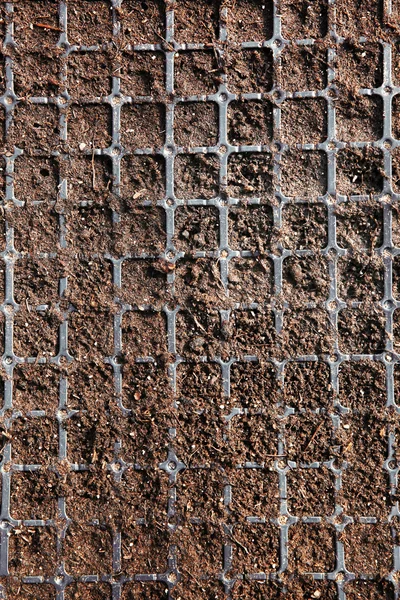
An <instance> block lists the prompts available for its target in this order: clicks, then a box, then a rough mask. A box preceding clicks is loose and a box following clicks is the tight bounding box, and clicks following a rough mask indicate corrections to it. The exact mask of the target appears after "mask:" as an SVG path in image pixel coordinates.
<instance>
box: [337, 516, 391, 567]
mask: <svg viewBox="0 0 400 600" xmlns="http://www.w3.org/2000/svg"><path fill="white" fill-rule="evenodd" d="M342 537H343V542H344V551H345V561H346V566H347V568H348V569H349V571H351V572H353V573H355V574H356V575H360V574H372V573H375V574H379V575H381V576H383V575H384V574H385V575H386V574H387V573H388V572H389V571H390V570H391V569H392V568H393V567H392V562H393V557H392V547H391V533H390V528H389V526H388V525H386V526H385V525H372V524H364V523H357V524H356V523H351V524H349V525H348V526H347V527H346V529H345V530H344V532H343V536H342ZM350 540H352V541H351V542H350ZM353 540H357V542H358V543H357V544H353Z"/></svg>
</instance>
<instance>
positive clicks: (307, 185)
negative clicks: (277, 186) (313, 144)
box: [281, 151, 327, 197]
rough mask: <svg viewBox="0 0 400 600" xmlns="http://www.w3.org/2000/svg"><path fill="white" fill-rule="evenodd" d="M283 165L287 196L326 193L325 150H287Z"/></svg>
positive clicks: (283, 182) (283, 180)
mask: <svg viewBox="0 0 400 600" xmlns="http://www.w3.org/2000/svg"><path fill="white" fill-rule="evenodd" d="M281 167H282V191H283V193H284V194H285V196H300V197H305V196H307V197H310V196H311V197H313V196H321V195H323V194H324V193H325V191H326V185H327V183H326V172H327V161H326V155H325V154H324V153H323V152H317V151H305V152H296V153H295V152H293V151H289V152H286V153H285V154H284V155H283V156H282V160H281Z"/></svg>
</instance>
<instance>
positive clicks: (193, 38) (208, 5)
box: [174, 0, 219, 44]
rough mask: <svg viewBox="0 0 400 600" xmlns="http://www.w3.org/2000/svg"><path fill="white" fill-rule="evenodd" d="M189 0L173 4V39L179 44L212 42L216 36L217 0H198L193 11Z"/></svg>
mask: <svg viewBox="0 0 400 600" xmlns="http://www.w3.org/2000/svg"><path fill="white" fill-rule="evenodd" d="M191 6H192V5H191V2H190V0H178V2H177V3H176V6H175V22H174V25H175V39H176V41H177V42H178V43H179V44H185V43H203V44H204V43H205V42H214V41H215V40H216V39H217V37H218V33H219V31H218V17H219V15H218V8H219V7H218V2H214V0H200V1H199V4H198V6H197V9H196V11H195V13H193V10H192V9H191Z"/></svg>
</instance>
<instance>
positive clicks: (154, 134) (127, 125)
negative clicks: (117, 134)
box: [121, 104, 165, 150]
mask: <svg viewBox="0 0 400 600" xmlns="http://www.w3.org/2000/svg"><path fill="white" fill-rule="evenodd" d="M144 124H147V127H143V125H144ZM121 130H122V135H121V143H122V145H123V146H124V147H125V148H127V149H128V150H136V149H137V148H158V147H160V146H162V144H163V143H164V138H165V136H164V132H165V109H164V107H163V105H162V104H125V105H124V106H123V107H122V111H121Z"/></svg>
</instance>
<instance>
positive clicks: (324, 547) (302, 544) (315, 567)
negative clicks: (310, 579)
mask: <svg viewBox="0 0 400 600" xmlns="http://www.w3.org/2000/svg"><path fill="white" fill-rule="evenodd" d="M334 544H335V530H334V528H333V527H332V526H329V525H326V524H324V523H301V522H298V523H296V524H295V525H292V526H291V527H290V529H289V548H290V547H291V552H290V550H289V562H290V566H291V569H293V570H295V571H297V572H299V573H307V572H310V571H311V572H314V573H315V572H316V573H321V572H322V573H327V572H329V571H333V569H334V568H335V554H334V551H333V548H334Z"/></svg>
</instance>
